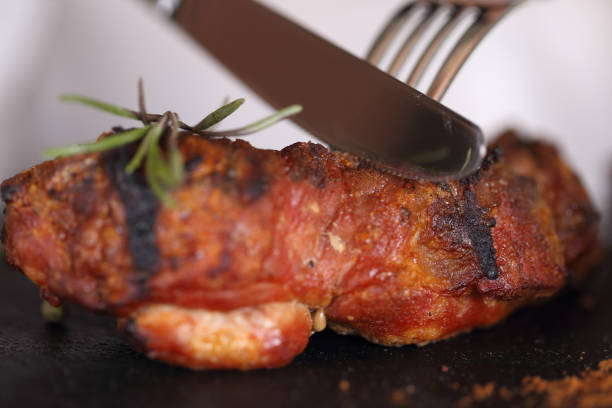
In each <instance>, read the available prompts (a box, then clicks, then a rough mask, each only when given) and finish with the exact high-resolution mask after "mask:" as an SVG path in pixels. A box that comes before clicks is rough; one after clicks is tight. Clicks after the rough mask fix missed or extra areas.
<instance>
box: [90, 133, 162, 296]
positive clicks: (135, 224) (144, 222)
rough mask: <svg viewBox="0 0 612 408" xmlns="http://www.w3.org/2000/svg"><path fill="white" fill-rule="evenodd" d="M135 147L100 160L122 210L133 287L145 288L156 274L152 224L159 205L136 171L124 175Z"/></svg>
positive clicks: (105, 154)
mask: <svg viewBox="0 0 612 408" xmlns="http://www.w3.org/2000/svg"><path fill="white" fill-rule="evenodd" d="M135 148H136V145H135V144H131V145H127V146H124V147H121V148H119V149H114V150H111V151H109V152H107V153H104V154H103V155H102V156H101V158H102V161H103V163H104V169H105V171H106V174H107V176H108V179H109V180H110V182H111V184H112V185H113V187H114V188H115V190H116V191H117V194H118V196H119V199H120V200H121V203H122V204H123V208H124V210H125V223H126V228H127V235H128V237H127V238H128V246H129V250H130V255H131V257H132V266H133V268H134V270H135V271H136V273H135V274H134V278H135V281H136V282H135V283H136V284H137V285H146V282H147V279H148V278H149V276H151V275H152V274H154V273H155V272H156V271H157V268H158V265H159V262H160V253H159V249H158V247H157V237H156V233H155V223H156V219H157V213H158V211H159V202H158V200H157V199H156V198H155V195H153V193H152V192H151V189H150V188H149V186H148V185H147V183H146V180H145V178H144V175H143V174H142V173H140V172H135V173H133V174H128V173H127V172H126V171H125V166H126V165H127V163H128V162H129V160H130V158H131V157H132V155H133V152H134V150H135Z"/></svg>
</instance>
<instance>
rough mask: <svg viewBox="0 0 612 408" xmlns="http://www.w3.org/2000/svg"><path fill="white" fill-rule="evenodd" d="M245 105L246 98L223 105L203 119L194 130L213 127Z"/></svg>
mask: <svg viewBox="0 0 612 408" xmlns="http://www.w3.org/2000/svg"><path fill="white" fill-rule="evenodd" d="M243 103H244V98H240V99H236V100H235V101H233V102H230V103H228V104H225V105H223V106H222V107H220V108H219V109H217V110H216V111H214V112H213V113H210V114H208V115H207V116H206V117H205V118H204V119H202V120H201V121H200V122H199V123H198V124H197V125H195V126H194V127H193V129H194V130H205V129H208V128H210V127H211V126H214V125H216V124H217V123H219V122H221V121H222V120H223V119H225V118H226V117H228V116H229V115H231V114H232V113H234V112H235V111H236V109H238V108H239V107H240V106H241V105H242V104H243Z"/></svg>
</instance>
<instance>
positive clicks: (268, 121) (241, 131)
mask: <svg viewBox="0 0 612 408" xmlns="http://www.w3.org/2000/svg"><path fill="white" fill-rule="evenodd" d="M301 111H302V107H301V106H300V105H291V106H287V107H286V108H284V109H281V110H279V111H277V112H275V113H273V114H272V115H270V116H268V117H265V118H263V119H261V120H258V121H257V122H254V123H251V124H250V125H247V126H244V127H241V128H238V129H232V130H224V131H220V132H206V133H202V134H205V135H207V136H212V137H224V136H246V135H250V134H251V133H255V132H259V131H260V130H263V129H265V128H267V127H269V126H272V125H273V124H275V123H276V122H278V121H281V120H283V119H285V118H287V117H289V116H292V115H296V114H298V113H300V112H301Z"/></svg>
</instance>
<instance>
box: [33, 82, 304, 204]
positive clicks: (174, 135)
mask: <svg viewBox="0 0 612 408" xmlns="http://www.w3.org/2000/svg"><path fill="white" fill-rule="evenodd" d="M60 100H62V101H65V102H75V103H80V104H83V105H87V106H90V107H93V108H96V109H98V110H102V111H104V112H108V113H112V114H114V115H118V116H121V117H125V118H130V119H136V120H139V121H141V122H142V123H143V125H144V126H143V127H140V128H136V129H131V130H128V131H125V132H121V133H117V134H114V135H110V136H107V137H104V138H103V139H101V140H99V141H97V142H94V143H86V144H71V145H68V146H63V147H53V148H50V149H46V150H44V151H43V153H42V155H43V158H45V159H54V158H57V157H62V156H72V155H75V154H82V153H97V152H102V151H106V150H110V149H115V148H117V147H120V146H123V145H126V144H129V143H133V142H138V141H140V144H139V145H138V148H137V150H136V153H135V154H134V156H132V158H131V160H130V162H129V163H128V164H127V166H126V168H125V171H126V172H128V173H133V172H135V171H136V170H138V169H140V168H142V167H143V162H144V174H145V178H146V180H147V184H148V185H149V188H150V189H151V191H152V192H153V193H154V194H155V196H156V197H157V198H158V199H159V200H160V202H162V203H163V204H164V205H166V206H172V205H173V204H174V200H173V199H172V197H170V195H169V192H170V191H171V190H172V189H175V188H176V187H178V186H179V185H180V184H181V183H182V181H183V179H184V173H185V171H184V160H183V156H182V155H181V151H180V149H179V147H178V139H179V136H180V134H179V129H183V130H186V131H189V132H191V133H194V134H196V135H199V136H201V137H205V138H216V137H228V136H246V135H249V134H252V133H255V132H258V131H260V130H263V129H265V128H267V127H269V126H271V125H273V124H275V123H277V122H278V121H280V120H282V119H285V118H287V117H289V116H292V115H295V114H297V113H299V112H301V111H302V107H301V106H299V105H291V106H288V107H286V108H284V109H281V110H279V111H277V112H275V113H274V114H272V115H270V116H268V117H265V118H263V119H261V120H258V121H256V122H254V123H251V124H249V125H246V126H243V127H240V128H237V129H231V130H224V131H214V130H210V128H211V127H212V126H214V125H216V124H217V123H219V122H221V121H222V120H223V119H225V118H226V117H228V116H229V115H231V114H232V113H234V112H235V111H236V110H237V109H238V108H239V107H240V106H241V105H242V104H243V103H244V99H242V98H240V99H236V100H235V101H232V102H229V103H227V104H224V105H223V106H221V107H220V108H218V109H217V110H215V111H214V112H212V113H210V114H208V115H206V116H205V117H204V118H203V119H202V120H201V121H199V122H198V123H197V124H196V125H194V126H190V125H187V124H185V123H184V122H181V121H180V120H179V117H178V115H177V114H176V113H174V112H166V113H164V114H163V115H159V114H150V113H147V111H146V107H145V99H144V90H143V85H142V80H139V82H138V108H139V110H138V111H134V110H131V109H127V108H123V107H120V106H116V105H112V104H110V103H107V102H103V101H99V100H95V99H91V98H88V97H86V96H82V95H75V94H66V95H61V96H60ZM162 140H166V151H165V152H164V151H163V150H162V148H161V142H162Z"/></svg>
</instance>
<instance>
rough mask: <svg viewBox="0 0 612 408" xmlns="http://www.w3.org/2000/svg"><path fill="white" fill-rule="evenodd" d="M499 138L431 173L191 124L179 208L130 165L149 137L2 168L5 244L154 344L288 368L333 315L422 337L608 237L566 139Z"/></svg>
mask: <svg viewBox="0 0 612 408" xmlns="http://www.w3.org/2000/svg"><path fill="white" fill-rule="evenodd" d="M501 144H502V146H503V147H504V148H505V150H506V152H505V155H506V157H508V158H509V159H508V160H505V159H504V158H503V157H502V158H501V159H499V160H497V157H496V156H497V155H498V153H499V152H498V150H497V149H495V150H492V151H491V152H490V154H489V158H488V161H487V162H486V163H485V165H484V167H483V169H481V170H480V171H479V173H478V174H476V175H474V176H471V177H469V178H468V179H464V180H460V181H456V182H449V183H430V182H419V181H406V180H403V179H400V178H398V177H395V176H390V175H386V174H383V173H380V172H379V171H377V170H375V169H372V168H369V167H367V166H364V165H361V164H359V163H358V162H356V161H353V160H351V159H350V158H347V157H346V156H344V155H342V154H339V153H332V152H329V151H328V150H327V149H325V148H324V147H323V146H321V145H317V144H312V143H297V144H294V145H292V146H289V147H287V148H285V149H283V150H282V151H280V152H279V151H272V150H260V149H256V148H253V147H252V146H251V145H249V144H248V143H246V142H244V141H235V142H231V141H229V140H203V139H201V138H197V137H195V136H190V135H183V136H182V138H181V141H180V148H181V151H182V153H183V156H184V157H185V160H186V167H187V171H188V175H187V178H186V181H185V182H184V183H183V185H182V186H181V187H179V188H178V189H176V190H175V191H173V193H172V195H173V198H174V199H175V201H176V203H177V204H176V205H175V206H174V207H170V208H168V207H164V206H162V205H160V204H159V203H158V202H157V201H156V199H155V198H154V196H153V195H152V193H151V192H150V191H149V189H148V187H147V186H146V183H145V181H144V178H143V176H142V175H141V174H133V175H128V174H127V173H126V172H125V171H124V168H125V165H126V163H127V161H128V160H129V158H130V157H131V154H132V153H133V151H134V148H135V146H127V147H124V148H120V149H116V150H113V151H110V152H106V153H101V154H90V155H81V156H75V157H69V158H62V159H58V160H54V161H49V162H45V163H42V164H40V165H38V166H35V167H33V168H31V169H28V170H26V171H24V172H22V173H20V174H18V175H16V176H15V177H13V178H11V179H8V180H6V181H5V182H4V183H3V184H2V198H3V200H4V201H5V203H6V216H5V225H4V230H3V242H4V245H5V252H6V256H7V259H8V261H9V262H10V263H11V264H12V265H14V266H15V267H17V268H19V269H21V270H22V271H23V272H24V273H25V274H26V275H27V276H28V277H29V278H30V279H31V280H32V281H33V282H34V283H36V284H37V285H39V286H40V288H41V294H42V296H43V297H44V298H46V299H48V300H49V301H51V302H53V303H59V302H61V301H62V300H63V299H70V300H72V301H75V302H77V303H79V304H81V305H83V306H84V307H86V308H88V309H91V310H95V311H100V312H105V313H109V314H112V315H115V316H117V317H118V319H119V326H120V327H121V328H122V330H123V331H125V332H126V333H127V334H128V335H129V336H130V337H131V338H132V339H133V341H134V342H135V343H137V344H138V345H139V346H140V347H141V348H142V349H143V350H144V351H145V352H146V353H147V354H148V355H149V356H150V357H152V358H157V359H160V360H163V361H167V362H171V363H175V364H179V365H183V366H186V367H190V368H195V369H209V368H238V369H250V368H258V367H276V366H282V365H284V364H287V363H288V362H290V361H291V359H292V358H293V357H294V356H295V355H297V354H298V353H300V352H301V351H302V350H303V349H304V347H305V346H306V344H307V342H308V338H309V336H310V335H311V332H312V330H313V327H316V328H317V329H320V328H321V326H322V322H323V324H324V322H325V321H327V323H329V325H330V327H331V328H333V329H334V330H336V331H338V332H340V333H355V334H359V335H361V336H364V337H365V338H367V339H368V340H370V341H373V342H376V343H380V344H384V345H403V344H410V343H416V344H425V343H428V342H431V341H436V340H440V339H444V338H447V337H450V336H453V335H455V334H457V333H460V332H464V331H468V330H470V329H472V328H475V327H482V326H488V325H492V324H494V323H496V322H499V321H500V320H502V319H503V318H505V317H506V316H507V315H508V314H509V313H511V312H512V311H513V310H515V309H516V308H517V307H519V306H522V305H524V304H526V303H528V302H530V301H532V300H534V299H536V298H541V297H548V296H551V295H553V294H554V293H555V292H557V291H558V290H559V289H560V288H561V287H563V286H564V284H565V283H566V278H567V277H566V263H567V262H574V261H575V260H577V259H578V258H579V257H580V256H581V254H582V253H583V252H584V251H585V250H586V249H587V247H588V246H589V245H590V243H592V242H594V240H595V235H596V231H595V222H594V220H596V215H595V212H594V210H593V208H592V206H591V204H590V202H589V200H588V197H587V196H586V193H585V192H584V189H583V188H582V186H581V185H580V182H579V180H578V179H577V178H576V176H575V175H574V174H573V173H572V172H571V171H570V170H569V169H568V168H567V166H566V165H565V164H564V163H563V162H562V161H561V160H560V159H559V158H558V155H557V153H556V151H555V150H554V149H553V148H551V147H549V146H544V145H541V144H537V143H533V144H530V145H527V144H525V143H523V142H520V141H518V140H516V139H515V138H514V139H513V136H505V137H504V138H502V140H501ZM526 146H527V147H526ZM525 149H526V150H527V152H528V153H524V150H525ZM529 152H543V153H533V154H534V155H535V156H533V157H536V158H535V159H533V160H532V161H529V160H526V159H525V160H523V159H521V157H522V156H525V157H528V158H529V154H531V153H529ZM537 154H541V155H542V156H537ZM543 158H545V160H546V162H545V163H544V162H543V160H544V159H543ZM524 163H528V164H529V163H531V164H529V165H526V164H524ZM311 313H314V315H316V319H315V320H316V323H317V324H316V325H314V326H313V317H312V316H313V315H311ZM323 316H324V317H323Z"/></svg>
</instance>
